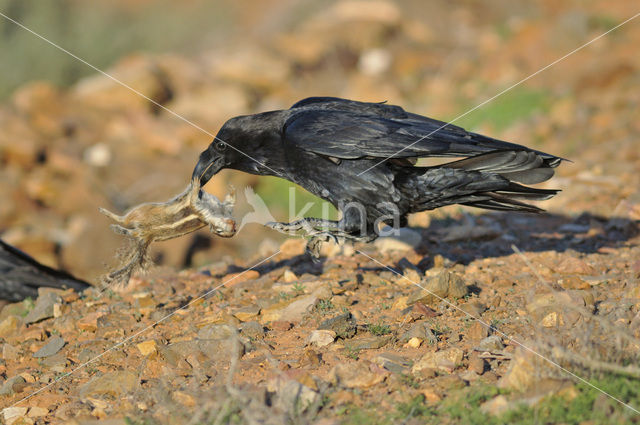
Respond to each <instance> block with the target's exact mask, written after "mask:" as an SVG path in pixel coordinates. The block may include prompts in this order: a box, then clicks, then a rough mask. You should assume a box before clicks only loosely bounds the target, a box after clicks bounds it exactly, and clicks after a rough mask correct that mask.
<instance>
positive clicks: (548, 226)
mask: <svg viewBox="0 0 640 425" xmlns="http://www.w3.org/2000/svg"><path fill="white" fill-rule="evenodd" d="M412 230H414V231H416V232H419V233H420V234H421V235H422V242H421V243H420V245H419V246H418V247H417V248H416V252H417V253H418V254H420V255H421V256H422V257H423V258H422V260H421V261H420V262H419V264H417V265H416V266H417V267H418V268H419V269H421V270H423V271H424V270H427V269H429V268H431V267H433V265H434V258H435V257H436V256H438V255H440V256H442V257H443V258H445V259H446V260H448V261H449V262H452V263H457V264H463V265H467V264H469V263H471V262H472V261H475V260H479V259H483V258H496V257H502V256H507V255H510V254H513V248H512V245H515V246H517V247H518V249H519V250H521V251H523V252H544V251H555V252H565V251H569V250H573V251H576V252H579V253H595V252H598V251H602V249H603V248H607V247H608V248H616V247H618V246H620V245H621V244H624V243H625V242H627V241H628V240H630V239H632V238H634V237H635V236H637V235H638V234H639V233H640V226H639V222H638V221H634V220H630V219H628V218H623V217H603V216H599V215H594V214H590V213H582V214H581V215H579V216H577V217H576V216H569V215H562V214H548V213H545V214H526V213H520V214H513V213H494V212H487V213H483V214H478V215H473V216H470V215H466V216H463V217H461V218H450V217H449V218H443V219H435V220H431V222H430V225H429V226H428V227H424V228H420V227H413V228H412ZM363 248H365V249H366V246H363ZM331 261H332V260H331V259H327V258H321V259H320V260H316V261H313V260H312V259H311V257H310V256H309V255H308V254H302V255H298V256H294V257H292V258H288V259H283V260H278V261H269V262H265V263H263V264H261V265H259V266H258V267H255V270H257V271H258V272H259V273H260V274H261V275H264V274H266V273H269V272H271V271H273V270H276V269H279V268H282V267H288V268H290V269H291V270H292V271H293V272H294V273H296V274H297V275H302V274H305V273H308V274H312V275H320V274H322V273H323V272H324V271H326V269H327V267H328V265H329V264H330V263H331ZM380 261H383V260H382V258H381V259H380ZM383 262H384V261H383ZM389 266H390V267H392V268H393V269H394V270H396V271H398V272H401V271H402V270H403V269H404V268H405V267H406V260H404V261H395V262H393V264H389ZM362 269H363V270H369V271H383V270H385V268H384V267H382V266H381V267H364V268H362ZM242 270H244V268H241V267H238V266H235V265H231V266H229V267H228V269H227V271H226V273H233V272H239V271H242Z"/></svg>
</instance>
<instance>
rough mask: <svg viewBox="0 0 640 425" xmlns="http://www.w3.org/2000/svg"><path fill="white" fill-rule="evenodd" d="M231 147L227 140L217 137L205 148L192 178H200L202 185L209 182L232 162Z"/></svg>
mask: <svg viewBox="0 0 640 425" xmlns="http://www.w3.org/2000/svg"><path fill="white" fill-rule="evenodd" d="M230 150H231V149H230V147H229V145H228V143H227V142H224V141H222V140H218V139H217V138H216V139H215V140H214V141H213V142H212V143H211V144H210V145H209V147H208V148H207V149H205V150H204V151H203V152H202V153H201V154H200V158H199V159H198V163H197V164H196V166H195V168H194V169H193V175H192V176H191V179H192V180H194V179H198V180H199V181H200V185H202V186H204V185H205V184H207V182H208V181H209V180H211V177H213V176H215V175H216V174H218V172H219V171H220V170H222V169H223V168H225V167H227V166H228V165H229V164H230V162H231V159H232V158H231V157H232V156H233V155H232V154H230V152H229V151H230Z"/></svg>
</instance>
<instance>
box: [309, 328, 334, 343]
mask: <svg viewBox="0 0 640 425" xmlns="http://www.w3.org/2000/svg"><path fill="white" fill-rule="evenodd" d="M336 335H337V334H336V333H335V331H332V330H330V329H318V330H315V331H312V332H311V334H310V335H309V344H315V345H317V346H318V347H325V346H327V345H329V344H331V343H332V342H333V341H335V339H336Z"/></svg>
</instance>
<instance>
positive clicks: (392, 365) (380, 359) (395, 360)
mask: <svg viewBox="0 0 640 425" xmlns="http://www.w3.org/2000/svg"><path fill="white" fill-rule="evenodd" d="M371 361H373V362H374V363H376V364H377V365H378V366H380V367H382V368H384V369H386V370H388V371H389V372H392V373H405V372H406V371H407V370H408V369H409V368H410V367H411V365H412V364H413V363H412V362H411V361H410V360H407V359H405V358H404V357H402V356H398V355H397V354H392V353H382V354H378V355H377V356H375V357H373V359H371Z"/></svg>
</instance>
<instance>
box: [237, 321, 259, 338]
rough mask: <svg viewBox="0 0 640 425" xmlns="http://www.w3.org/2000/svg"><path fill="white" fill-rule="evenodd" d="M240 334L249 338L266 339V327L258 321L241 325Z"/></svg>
mask: <svg viewBox="0 0 640 425" xmlns="http://www.w3.org/2000/svg"><path fill="white" fill-rule="evenodd" d="M240 332H242V334H243V335H246V336H248V337H249V338H264V327H263V326H262V325H261V324H260V323H258V322H256V321H249V322H244V323H241V324H240Z"/></svg>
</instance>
